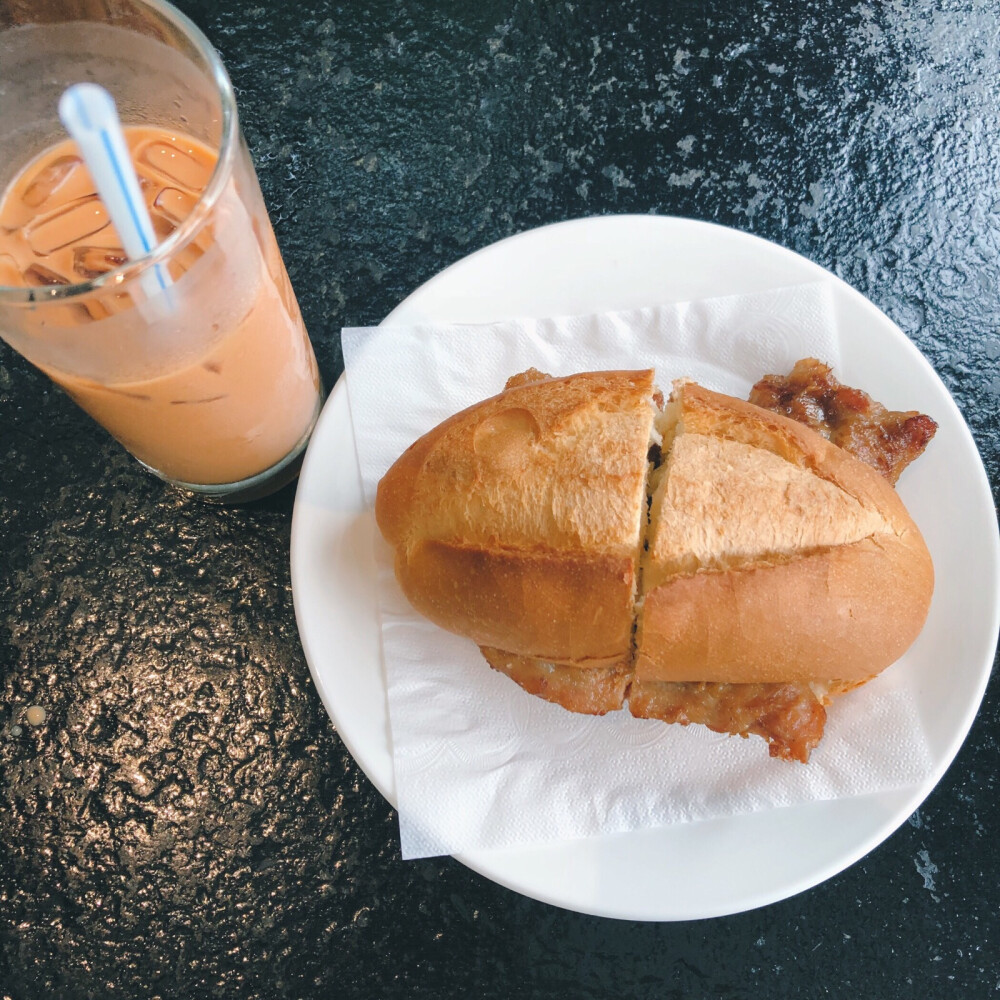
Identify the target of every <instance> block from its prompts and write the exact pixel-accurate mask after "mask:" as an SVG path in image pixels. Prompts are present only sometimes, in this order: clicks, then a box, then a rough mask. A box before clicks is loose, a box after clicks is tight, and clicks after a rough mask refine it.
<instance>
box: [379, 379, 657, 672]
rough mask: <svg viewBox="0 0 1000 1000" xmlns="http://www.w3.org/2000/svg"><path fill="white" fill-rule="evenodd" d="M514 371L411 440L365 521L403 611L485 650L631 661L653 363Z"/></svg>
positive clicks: (582, 661)
mask: <svg viewBox="0 0 1000 1000" xmlns="http://www.w3.org/2000/svg"><path fill="white" fill-rule="evenodd" d="M535 375H536V376H538V377H540V378H541V380H540V381H533V382H526V381H525V380H523V379H522V380H519V383H517V384H515V385H513V387H512V388H509V389H508V390H506V391H505V392H503V393H501V394H500V395H499V396H494V397H493V398H492V399H488V400H486V401H485V402H482V403H479V404H477V405H476V406H473V407H470V408H469V409H467V410H464V411H462V412H461V413H458V414H456V415H455V416H453V417H451V418H450V419H448V420H446V421H445V422H444V423H442V424H440V425H439V426H438V427H436V428H435V429H434V430H432V431H430V433H428V434H426V435H424V437H422V438H421V439H420V440H419V441H417V442H416V443H415V444H413V445H412V446H411V447H410V448H409V449H407V451H406V452H404V453H403V455H402V456H401V457H400V458H399V459H398V461H397V462H396V463H395V464H394V465H393V466H392V468H391V469H390V470H389V471H388V472H387V473H386V475H385V477H384V478H383V479H382V481H381V482H380V483H379V487H378V495H377V498H376V502H375V518H376V520H377V522H378V525H379V528H380V529H381V531H382V534H383V535H384V536H385V538H386V540H387V541H388V542H389V543H390V544H391V545H392V546H393V547H394V548H395V550H396V576H397V578H398V580H399V583H400V586H401V587H402V589H403V592H404V593H405V594H406V596H407V597H408V598H409V600H410V602H411V603H412V604H413V606H414V607H415V608H416V609H417V610H418V611H419V612H420V613H421V614H423V615H425V616H426V617H428V618H429V619H430V620H431V621H433V622H435V623H437V624H438V625H440V626H441V627H442V628H445V629H447V630H449V631H451V632H457V633H459V634H460V635H465V636H468V637H469V638H471V639H474V640H475V641H476V642H477V643H479V644H480V645H482V646H489V647H494V648H497V649H502V650H505V651H507V652H508V653H511V654H513V655H516V656H530V657H534V658H536V659H539V660H542V661H555V662H560V663H575V664H577V665H588V664H589V665H593V666H607V665H611V664H613V663H616V662H619V661H621V660H622V659H625V658H629V657H630V656H631V648H632V624H633V620H634V613H633V606H634V603H635V597H636V581H637V579H638V563H639V551H640V549H641V546H642V537H643V530H644V526H645V525H644V523H645V511H646V469H647V453H648V450H649V442H650V436H651V434H652V433H653V418H654V415H655V412H656V409H655V406H654V404H653V394H654V386H653V372H652V371H638V372H588V373H584V374H582V375H574V376H571V377H569V378H556V379H553V378H548V377H545V376H541V375H540V373H535Z"/></svg>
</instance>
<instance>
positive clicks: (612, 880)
mask: <svg viewBox="0 0 1000 1000" xmlns="http://www.w3.org/2000/svg"><path fill="white" fill-rule="evenodd" d="M817 278H827V279H829V280H830V281H831V282H832V283H833V285H834V298H835V307H836V311H837V323H838V329H839V332H840V336H841V339H842V364H841V368H840V370H839V371H838V372H837V375H838V376H840V377H841V378H842V380H843V381H845V382H847V383H848V384H852V385H858V386H861V387H863V388H865V389H867V390H868V391H869V392H870V393H871V394H872V395H874V396H875V398H877V399H879V400H881V401H883V402H885V403H886V404H887V405H889V406H890V407H892V408H898V409H921V410H923V411H924V412H925V413H929V414H931V415H932V416H933V417H934V418H935V419H936V420H937V421H938V424H939V430H938V433H937V437H936V438H935V440H934V442H933V443H932V445H931V447H930V449H929V450H928V452H927V454H925V455H924V456H923V457H922V458H921V460H920V461H919V462H916V463H915V464H914V465H913V466H911V467H910V468H909V469H908V470H907V471H906V473H905V474H904V476H903V477H902V480H901V482H900V484H899V489H900V493H901V494H902V495H903V498H904V500H905V501H906V503H907V506H908V507H909V509H910V511H911V513H912V515H913V517H914V518H915V520H916V521H917V523H918V524H919V525H920V527H921V529H922V531H923V533H924V536H925V538H926V540H927V544H928V546H929V548H930V550H931V554H932V556H933V558H934V564H935V568H936V573H937V586H936V590H935V595H934V601H933V605H932V608H931V613H930V617H929V619H928V623H927V625H926V627H925V629H924V632H923V633H922V635H921V637H920V639H919V640H918V644H917V646H915V647H914V649H913V651H912V655H911V659H912V668H911V676H910V683H911V684H912V686H913V691H914V692H915V694H916V697H917V701H918V705H919V708H920V712H921V717H922V720H923V722H924V725H925V727H926V730H927V734H928V740H929V744H930V750H931V754H932V757H933V760H934V768H933V773H932V775H931V776H930V778H929V779H928V780H927V781H926V782H925V783H924V784H923V785H921V786H920V787H919V788H912V789H908V790H904V791H897V792H891V793H885V794H879V795H873V796H865V797H861V798H853V799H844V800H838V801H833V802H820V803H813V804H809V805H803V806H796V807H792V808H786V809H775V810H772V811H768V812H762V813H756V814H753V815H748V816H738V817H733V818H727V819H720V820H712V821H706V822H701V823H694V824H688V825H683V826H677V827H673V828H670V829H663V830H649V831H645V832H642V833H633V834H626V835H616V836H607V837H597V838H591V839H587V840H581V841H573V842H568V843H559V844H554V845H549V846H542V847H526V848H519V849H516V850H514V849H511V850H504V851H490V852H486V851H483V852H477V853H468V854H463V855H461V856H459V858H458V860H460V861H461V862H463V863H464V864H466V865H468V866H469V867H470V868H473V869H474V870H476V871H478V872H481V873H482V874H483V875H486V876H487V877H488V878H490V879H493V880H494V881H496V882H498V883H500V884H501V885H505V886H508V887H509V888H511V889H514V890H516V891H517V892H521V893H524V894H525V895H527V896H531V897H534V898H535V899H539V900H543V901H545V902H549V903H553V904H556V905H558V906H563V907H567V908H569V909H573V910H578V911H580V912H583V913H592V914H599V915H603V916H609V917H622V918H628V919H635V920H683V919H694V918H701V917H711V916H721V915H723V914H727V913H735V912H739V911H741V910H748V909H752V908H753V907H757V906H761V905H764V904H766V903H770V902H774V901H776V900H779V899H784V898H786V897H788V896H791V895H793V894H795V893H797V892H801V891H803V890H804V889H808V888H810V887H811V886H814V885H816V884H817V883H819V882H822V881H823V880H825V879H828V878H830V877H831V876H832V875H835V874H836V873H837V872H839V871H842V870H843V869H844V868H846V867H847V866H848V865H851V864H853V863H854V862H855V861H857V860H858V859H859V858H861V857H863V856H864V855H865V854H867V853H868V852H869V851H870V850H872V849H873V848H874V847H876V846H877V845H878V844H880V843H881V842H882V841H883V840H884V839H885V838H886V837H888V836H889V835H890V834H891V833H892V832H893V831H894V830H895V829H896V828H897V827H898V826H899V825H900V824H901V823H902V822H903V821H904V820H905V819H906V818H907V816H909V815H910V814H911V813H912V812H913V810H914V809H915V808H916V807H917V806H918V805H919V804H920V803H921V802H922V801H923V799H924V798H925V797H926V796H927V794H928V793H929V792H930V791H931V789H932V788H933V787H934V785H935V784H936V783H937V782H938V780H939V779H940V777H941V775H942V774H943V773H944V771H945V769H946V768H947V767H948V765H949V764H950V763H951V761H952V760H953V758H954V756H955V754H956V753H957V752H958V749H959V747H960V746H961V744H962V741H963V740H964V739H965V737H966V734H967V733H968V731H969V727H970V726H971V724H972V720H973V718H974V717H975V714H976V711H977V710H978V708H979V703H980V701H981V699H982V696H983V692H984V690H985V687H986V682H987V679H988V677H989V672H990V668H991V666H992V663H993V657H994V655H995V652H996V640H997V630H998V625H1000V610H998V609H1000V544H998V534H997V522H996V516H995V512H994V509H993V501H992V497H991V494H990V488H989V483H988V480H987V477H986V474H985V471H984V469H983V467H982V463H981V462H980V459H979V455H978V453H977V451H976V448H975V445H974V443H973V440H972V437H971V435H970V434H969V431H968V429H967V428H966V426H965V423H964V421H963V420H962V417H961V415H960V414H959V411H958V409H957V407H956V406H955V404H954V403H953V401H952V399H951V397H950V396H949V394H948V392H947V390H946V389H945V388H944V386H943V384H942V383H941V381H940V380H939V379H938V377H937V376H936V375H935V373H934V371H933V370H932V369H931V367H930V366H929V365H928V364H927V362H926V361H925V360H924V359H923V357H922V356H921V355H920V353H919V352H918V351H917V350H916V348H915V347H914V346H913V345H912V344H911V343H910V341H909V340H908V339H907V338H906V337H905V336H904V335H903V333H902V332H901V331H900V330H899V329H898V328H897V327H896V326H895V325H894V324H893V323H892V322H891V321H890V320H889V319H888V318H887V317H886V316H885V315H884V314H883V313H881V312H880V311H879V310H878V309H876V308H875V306H873V305H872V304H871V303H870V302H868V301H867V300H866V299H865V298H863V297H862V296H861V295H859V294H858V293H857V292H855V291H854V290H852V289H851V288H850V287H848V286H847V285H846V284H844V283H843V282H842V281H840V280H839V279H837V278H835V277H833V276H832V275H830V274H829V273H828V272H826V271H824V270H823V269H822V268H820V267H818V266H817V265H815V264H812V263H810V262H809V261H807V260H805V259H804V258H802V257H799V256H798V255H797V254H794V253H792V252H791V251H789V250H785V249H783V248H781V247H778V246H775V245H774V244H771V243H767V242H765V241H764V240H761V239H759V238H757V237H754V236H749V235H747V234H745V233H740V232H736V231H734V230H730V229H724V228H721V227H719V226H713V225H709V224H707V223H702V222H693V221H690V220H684V219H673V218H663V217H655V216H610V217H602V218H594V219H582V220H579V221H574V222H567V223H562V224H559V225H555V226H548V227H545V228H543V229H536V230H533V231H531V232H527V233H523V234H521V235H519V236H515V237H512V238H510V239H507V240H503V241H502V242H500V243H497V244H495V245H494V246H491V247H488V248H486V249H485V250H481V251H479V252H478V253H475V254H473V255H471V256H470V257H467V258H466V259H465V260H462V261H460V262H459V263H457V264H455V265H454V266H452V267H449V268H448V269H447V270H445V271H443V272H442V273H441V274H439V275H437V277H435V278H433V279H432V280H430V281H428V282H427V283H426V284H425V285H423V286H422V287H421V288H419V289H418V290H417V291H416V292H414V293H413V294H412V295H411V296H410V297H409V298H407V299H406V300H405V301H404V302H403V303H402V304H401V305H400V306H399V307H398V308H397V309H395V310H394V311H393V313H392V314H391V315H390V316H389V317H388V318H387V319H386V322H387V323H393V324H409V323H417V322H438V323H442V322H460V321H461V322H489V321H492V320H497V319H502V318H506V317H510V316H525V315H535V316H551V315H567V314H568V315H580V314H585V313H591V312H601V311H604V310H612V309H628V308H633V307H639V306H647V305H652V304H655V303H661V302H671V301H685V300H688V299H696V298H706V297H709V296H715V295H729V294H737V293H744V292H753V291H760V290H764V289H767V288H774V287H779V286H782V285H789V284H796V283H800V282H805V281H813V280H816V279H817ZM387 412H391V411H387ZM958 511H961V512H962V513H961V517H956V516H955V513H956V512H958ZM373 531H374V525H373V519H372V515H371V512H370V511H369V510H366V509H365V506H364V502H363V500H362V496H361V484H360V477H359V473H358V467H357V455H356V452H355V448H354V440H353V434H352V429H351V417H350V410H349V408H348V403H347V394H346V391H345V389H344V385H343V381H341V382H339V383H338V384H337V386H336V387H335V388H334V390H333V392H332V393H331V395H330V398H329V400H328V402H327V404H326V407H325V409H324V411H323V414H322V416H321V417H320V420H319V423H318V424H317V426H316V430H315V432H314V434H313V438H312V442H311V444H310V446H309V450H308V453H307V455H306V459H305V464H304V466H303V469H302V473H301V476H300V479H299V487H298V494H297V496H296V501H295V511H294V516H293V521H292V545H291V557H292V587H293V592H294V598H295V611H296V617H297V620H298V625H299V632H300V635H301V638H302V644H303V647H304V649H305V654H306V658H307V660H308V662H309V667H310V670H311V671H312V675H313V679H314V681H315V683H316V687H317V688H318V690H319V693H320V696H321V697H322V699H323V703H324V705H325V706H326V709H327V711H328V712H329V713H330V716H331V718H332V719H333V721H334V724H335V725H336V727H337V731H338V732H339V734H340V736H341V738H342V739H343V741H344V743H345V744H346V746H347V748H348V749H349V750H350V752H351V753H352V754H353V755H354V757H355V759H356V760H357V762H358V764H359V765H360V766H361V767H362V769H363V770H364V771H365V773H366V774H367V775H368V777H369V778H371V780H372V781H373V782H374V783H375V785H376V786H377V787H378V789H379V791H381V792H382V794H383V795H384V796H385V797H386V798H387V799H388V800H389V801H390V802H391V803H393V804H395V792H394V786H393V770H392V752H391V744H390V738H389V722H388V710H387V705H386V695H385V685H384V679H383V669H382V663H381V656H380V653H379V632H378V624H377V618H376V603H375V573H374V561H373V555H372V538H373Z"/></svg>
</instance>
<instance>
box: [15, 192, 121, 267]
mask: <svg viewBox="0 0 1000 1000" xmlns="http://www.w3.org/2000/svg"><path fill="white" fill-rule="evenodd" d="M106 225H108V210H107V209H106V208H105V207H104V204H103V202H102V201H101V199H100V198H97V197H93V198H83V199H81V200H80V201H75V202H73V203H72V204H71V205H68V206H66V207H65V208H61V209H60V210H59V211H57V212H53V213H51V214H50V215H46V216H43V217H42V218H40V219H38V220H36V221H35V222H33V223H32V224H31V225H30V226H26V227H25V230H24V234H25V236H26V237H27V238H28V245H29V246H30V247H31V249H32V250H34V251H35V253H36V254H38V255H39V256H40V257H44V256H46V255H47V254H50V253H52V251H53V250H58V249H59V248H60V247H65V246H69V244H70V243H75V242H77V240H82V239H84V238H86V237H87V236H92V235H93V234H94V233H96V232H99V231H100V230H101V229H103V228H104V227H105V226H106Z"/></svg>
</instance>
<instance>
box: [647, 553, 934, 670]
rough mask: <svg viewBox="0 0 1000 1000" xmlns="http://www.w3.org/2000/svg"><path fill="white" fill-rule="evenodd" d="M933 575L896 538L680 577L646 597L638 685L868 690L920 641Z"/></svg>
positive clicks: (928, 568) (928, 565)
mask: <svg viewBox="0 0 1000 1000" xmlns="http://www.w3.org/2000/svg"><path fill="white" fill-rule="evenodd" d="M925 568H926V572H925V571H924V570H925ZM929 570H930V563H929V559H928V561H927V563H926V566H925V564H924V562H923V560H922V559H919V558H918V559H915V558H914V553H913V549H912V548H911V546H910V545H909V544H907V543H906V542H903V541H901V540H898V539H896V538H895V537H893V536H889V535H886V536H882V537H881V538H880V539H878V540H875V539H864V540H862V541H860V542H856V543H854V544H853V545H846V546H840V547H838V548H835V549H828V550H825V551H821V552H816V553H813V554H811V555H808V556H801V557H798V558H794V559H790V560H788V561H786V562H783V563H778V564H775V565H770V566H754V567H750V568H746V569H739V570H731V571H727V572H707V573H696V574H693V575H690V576H682V577H677V578H675V579H674V580H672V581H670V582H668V583H665V584H662V585H661V586H659V587H657V588H656V589H654V590H653V591H652V592H651V593H648V594H647V595H646V598H645V601H644V603H643V610H642V616H641V633H640V636H639V649H638V657H637V660H636V676H637V677H639V678H641V679H644V680H662V681H718V682H726V683H731V684H739V683H757V682H780V681H795V682H805V681H812V680H826V679H828V678H830V677H839V678H842V679H844V680H848V681H862V680H866V679H868V678H870V677H872V676H873V675H874V674H877V673H878V672H879V671H881V670H883V669H884V668H885V667H887V666H888V665H889V664H890V663H893V662H894V661H895V660H897V659H898V658H899V657H900V656H901V655H902V654H903V653H904V652H905V651H906V649H907V648H908V647H909V646H910V644H911V643H912V642H913V640H914V639H915V638H916V636H917V634H918V633H919V631H920V629H921V627H922V626H923V621H924V617H925V616H926V613H927V607H928V604H929V602H930V592H931V587H932V578H931V574H930V571H929Z"/></svg>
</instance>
